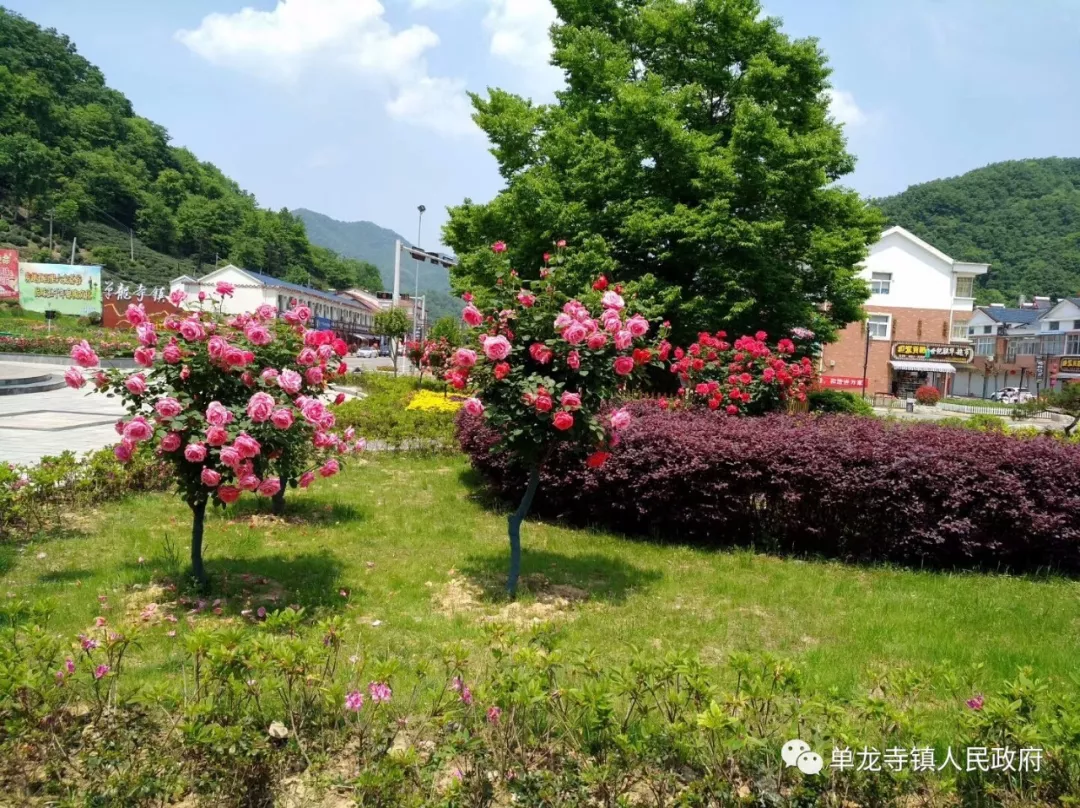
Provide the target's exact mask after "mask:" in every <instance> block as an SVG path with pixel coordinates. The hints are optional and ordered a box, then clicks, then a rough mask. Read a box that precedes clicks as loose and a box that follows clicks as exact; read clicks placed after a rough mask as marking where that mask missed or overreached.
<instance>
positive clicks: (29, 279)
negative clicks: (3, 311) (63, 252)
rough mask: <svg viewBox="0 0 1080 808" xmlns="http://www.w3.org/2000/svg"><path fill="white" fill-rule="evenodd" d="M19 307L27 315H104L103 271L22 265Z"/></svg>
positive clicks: (88, 268) (85, 268) (90, 268)
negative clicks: (102, 311) (102, 310)
mask: <svg viewBox="0 0 1080 808" xmlns="http://www.w3.org/2000/svg"><path fill="white" fill-rule="evenodd" d="M19 305H20V306H22V307H23V308H24V309H26V310H27V311H58V312H60V313H61V314H74V315H76V316H83V315H86V314H101V267H93V266H69V265H68V264H20V265H19Z"/></svg>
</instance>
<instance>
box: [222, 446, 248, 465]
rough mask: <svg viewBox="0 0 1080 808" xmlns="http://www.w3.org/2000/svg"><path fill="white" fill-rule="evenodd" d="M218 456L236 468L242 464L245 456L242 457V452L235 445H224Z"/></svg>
mask: <svg viewBox="0 0 1080 808" xmlns="http://www.w3.org/2000/svg"><path fill="white" fill-rule="evenodd" d="M218 457H219V458H220V459H221V462H222V463H224V464H225V465H226V466H228V467H229V468H231V469H235V468H236V467H237V466H239V465H240V461H241V460H243V458H242V457H240V452H239V451H238V450H237V449H236V447H234V446H226V447H224V448H223V449H222V450H221V452H220V453H219V455H218Z"/></svg>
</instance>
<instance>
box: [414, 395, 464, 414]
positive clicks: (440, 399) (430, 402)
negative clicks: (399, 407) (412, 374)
mask: <svg viewBox="0 0 1080 808" xmlns="http://www.w3.org/2000/svg"><path fill="white" fill-rule="evenodd" d="M464 400H465V396H460V395H447V394H444V393H436V392H435V391H434V390H418V391H417V392H416V395H414V396H413V397H412V398H411V399H409V405H408V406H407V407H406V408H405V409H407V410H417V411H420V412H445V413H453V412H457V411H458V410H460V409H461V402H463V401H464Z"/></svg>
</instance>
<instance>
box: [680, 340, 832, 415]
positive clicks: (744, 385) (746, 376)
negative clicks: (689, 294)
mask: <svg viewBox="0 0 1080 808" xmlns="http://www.w3.org/2000/svg"><path fill="white" fill-rule="evenodd" d="M767 336H768V335H767V334H766V333H765V332H764V331H758V332H757V334H755V335H754V336H752V337H751V336H744V337H739V338H738V339H736V340H735V341H734V342H733V343H731V342H728V341H727V334H725V333H724V332H723V331H718V332H717V333H716V334H715V335H711V334H707V333H702V334H699V335H698V340H697V342H695V343H694V344H692V345H691V346H690V347H689V348H687V349H686V350H685V351H684V350H683V349H682V348H677V349H675V351H674V361H673V362H672V363H671V372H672V373H675V374H676V375H677V376H678V379H679V383H680V387H679V393H678V397H677V398H676V400H675V403H676V405H677V406H678V405H686V406H690V407H708V408H709V409H710V410H718V411H721V412H725V413H727V414H729V415H762V414H764V413H767V412H771V411H774V410H777V409H780V408H781V407H782V406H783V405H784V403H785V402H787V401H788V400H790V399H797V400H799V401H805V400H806V394H807V393H808V392H809V390H810V387H811V385H812V383H813V379H814V368H813V365H812V364H811V363H810V359H809V358H808V357H805V356H804V357H802V359H796V358H795V357H794V354H795V351H796V347H795V343H794V342H792V341H791V340H790V339H781V340H780V341H779V342H777V344H776V345H775V346H774V347H770V346H769V345H768V343H767V342H766V339H767Z"/></svg>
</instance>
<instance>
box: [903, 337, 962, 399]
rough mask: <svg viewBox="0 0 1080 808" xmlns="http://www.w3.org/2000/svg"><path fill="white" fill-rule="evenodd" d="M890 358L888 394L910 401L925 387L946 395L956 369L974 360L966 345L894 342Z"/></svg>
mask: <svg viewBox="0 0 1080 808" xmlns="http://www.w3.org/2000/svg"><path fill="white" fill-rule="evenodd" d="M890 355H891V359H890V361H889V367H890V374H889V382H890V384H889V386H890V390H889V392H890V393H891V394H892V395H894V396H896V397H897V398H912V397H914V395H915V391H916V390H918V389H919V388H920V387H923V386H925V385H929V386H931V387H936V388H937V389H938V391H939V392H940V393H941V395H942V396H946V395H948V394H949V392H950V390H951V388H952V380H953V375H954V374H955V373H956V368H957V366H958V365H970V364H971V362H972V361H973V360H974V359H975V352H974V350H973V349H972V348H971V347H970V346H968V345H949V344H937V343H928V342H894V343H893V344H892V350H891V352H890Z"/></svg>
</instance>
